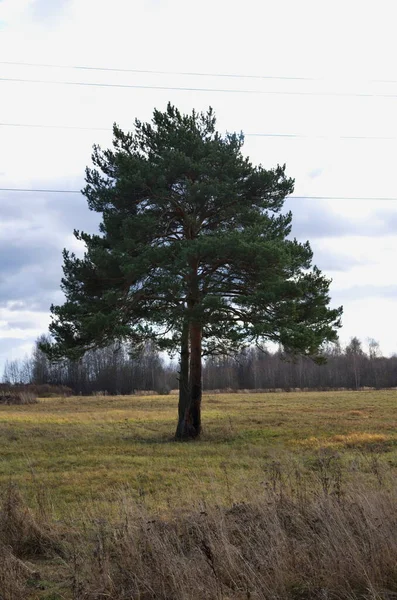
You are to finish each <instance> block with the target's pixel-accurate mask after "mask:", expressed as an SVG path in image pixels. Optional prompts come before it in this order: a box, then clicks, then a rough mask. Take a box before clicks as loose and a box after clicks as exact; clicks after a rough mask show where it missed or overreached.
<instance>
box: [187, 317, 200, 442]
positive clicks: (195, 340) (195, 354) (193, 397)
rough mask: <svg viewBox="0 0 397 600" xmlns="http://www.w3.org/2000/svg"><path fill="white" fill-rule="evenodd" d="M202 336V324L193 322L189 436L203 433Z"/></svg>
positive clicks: (191, 327)
mask: <svg viewBox="0 0 397 600" xmlns="http://www.w3.org/2000/svg"><path fill="white" fill-rule="evenodd" d="M201 338H202V327H201V324H200V323H192V324H191V326H190V406H189V413H188V419H185V421H187V424H188V428H189V430H188V433H189V437H198V436H199V435H200V433H201V396H202V382H201V380H202V364H201Z"/></svg>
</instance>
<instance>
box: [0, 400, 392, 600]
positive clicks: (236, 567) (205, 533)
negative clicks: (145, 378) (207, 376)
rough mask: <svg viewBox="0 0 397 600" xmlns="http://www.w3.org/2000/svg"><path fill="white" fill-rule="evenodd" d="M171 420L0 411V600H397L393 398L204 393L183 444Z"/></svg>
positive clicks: (148, 413) (140, 404)
mask: <svg viewBox="0 0 397 600" xmlns="http://www.w3.org/2000/svg"><path fill="white" fill-rule="evenodd" d="M176 410H177V397H176V395H170V396H129V397H120V396H119V397H109V396H105V397H72V398H49V399H43V400H41V401H40V403H39V404H36V405H28V406H0V491H2V492H3V493H2V494H0V495H2V499H1V502H2V504H1V505H0V598H1V600H28V599H29V600H82V599H84V600H98V599H99V598H112V600H125V599H126V598H131V599H132V598H135V597H136V598H141V600H149V599H152V598H164V599H167V600H168V599H172V600H185V599H187V598H191V600H202V599H203V598H204V599H205V600H212V599H214V600H215V599H217V600H218V599H219V598H224V600H242V599H243V598H274V599H277V600H282V599H284V598H285V599H288V600H301V599H303V598H313V599H314V598H320V597H321V598H326V597H329V598H331V597H332V598H339V599H340V600H353V599H355V598H357V599H358V598H367V599H368V600H369V599H371V600H380V599H385V600H386V598H387V599H389V598H391V597H392V596H389V595H387V594H388V593H389V591H390V593H391V594H394V593H395V594H397V583H396V582H397V567H396V565H397V542H396V541H395V540H396V539H397V537H396V536H395V534H396V533H397V521H396V520H395V518H394V515H395V503H396V499H397V488H396V486H395V483H394V481H395V477H394V476H395V470H396V466H397V443H396V442H397V428H396V422H397V419H396V417H397V391H394V390H388V391H380V392H374V391H363V392H323V393H316V392H311V393H274V394H246V393H244V394H206V395H205V396H204V399H203V426H204V432H203V435H202V438H201V439H200V440H199V441H195V442H190V443H178V442H175V441H173V432H174V429H175V425H176V423H175V420H176ZM14 484H16V487H15V486H14ZM18 490H19V491H18ZM20 494H21V496H20ZM8 497H9V500H7V498H8ZM27 506H30V507H31V509H32V510H30V509H29V508H27ZM390 532H391V533H390ZM143 549H144V551H143ZM340 556H343V557H345V558H346V560H343V561H341V560H340ZM20 559H22V561H23V562H22V563H21V562H18V561H20ZM253 569H254V570H253ZM164 586H165V587H164ZM126 590H127V591H126ZM126 594H127V595H126ZM393 597H394V596H393Z"/></svg>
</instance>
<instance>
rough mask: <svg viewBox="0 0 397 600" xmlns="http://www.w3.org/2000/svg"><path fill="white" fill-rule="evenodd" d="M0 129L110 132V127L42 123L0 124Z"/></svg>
mask: <svg viewBox="0 0 397 600" xmlns="http://www.w3.org/2000/svg"><path fill="white" fill-rule="evenodd" d="M0 127H20V128H22V127H27V128H30V127H31V128H34V129H75V130H83V131H112V129H111V128H110V127H83V126H79V125H45V124H42V123H39V124H34V123H0Z"/></svg>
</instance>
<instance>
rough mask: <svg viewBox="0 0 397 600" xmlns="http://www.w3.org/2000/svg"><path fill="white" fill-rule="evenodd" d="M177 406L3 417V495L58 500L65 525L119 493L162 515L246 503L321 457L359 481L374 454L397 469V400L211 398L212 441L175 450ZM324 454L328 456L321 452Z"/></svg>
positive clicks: (119, 400)
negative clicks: (288, 468) (270, 474)
mask: <svg viewBox="0 0 397 600" xmlns="http://www.w3.org/2000/svg"><path fill="white" fill-rule="evenodd" d="M176 407H177V398H176V397H175V396H128V397H127V396H122V397H121V396H118V397H110V396H107V397H71V398H51V399H42V400H41V401H40V403H39V404H36V405H31V406H21V407H17V406H15V407H13V406H1V407H0V484H1V485H3V486H4V484H7V482H9V480H10V479H12V481H13V482H15V483H17V484H18V487H19V488H20V489H21V490H22V491H23V492H24V493H25V492H26V493H27V494H28V496H29V495H30V494H31V493H32V491H34V490H36V489H37V485H42V486H44V488H46V489H51V495H52V500H53V503H54V507H55V509H56V512H57V513H58V514H60V515H62V514H64V512H65V511H66V512H67V513H69V512H70V511H73V509H74V507H77V506H79V505H81V504H82V505H83V506H85V505H86V503H87V501H90V502H94V503H95V502H99V503H103V502H105V503H108V502H111V501H112V499H113V498H114V495H115V490H120V489H121V488H128V490H129V493H130V494H132V495H133V496H135V497H136V498H137V499H139V500H140V501H141V502H144V503H145V504H146V505H147V506H148V507H150V508H154V509H156V510H162V509H167V507H169V506H177V507H178V508H180V507H181V505H186V506H189V507H191V506H192V503H193V504H194V503H196V504H197V502H200V501H206V502H207V501H217V502H218V501H220V500H224V501H226V502H227V501H228V499H230V498H233V501H237V502H238V501H244V500H246V494H247V490H249V492H250V493H252V494H253V495H255V494H256V493H258V492H260V491H261V489H263V481H264V473H265V471H266V467H267V466H269V464H271V463H272V462H273V461H281V462H283V460H284V458H285V457H287V456H288V462H291V459H293V460H294V461H296V462H297V463H299V464H300V466H303V467H304V466H305V465H310V464H311V462H312V461H313V460H314V458H315V456H316V455H317V453H318V451H319V450H320V449H325V448H326V449H328V450H327V451H328V452H336V453H338V454H339V455H340V460H341V461H342V462H343V463H344V464H345V465H346V467H347V472H349V470H357V466H358V464H359V466H360V471H363V472H364V473H365V472H366V471H370V470H371V468H372V467H371V464H372V462H373V456H374V452H375V453H376V454H377V455H379V460H380V461H381V462H382V463H385V464H387V466H388V467H390V468H392V469H393V468H394V467H397V427H396V426H397V391H394V390H391V391H368V392H367V391H363V392H319V393H317V392H310V393H276V394H252V395H250V394H220V395H211V394H208V395H206V396H205V397H204V401H203V426H204V435H203V437H202V439H201V440H200V441H198V442H195V443H186V444H181V443H175V442H174V441H173V439H172V437H173V433H174V428H175V420H176ZM321 452H323V450H321Z"/></svg>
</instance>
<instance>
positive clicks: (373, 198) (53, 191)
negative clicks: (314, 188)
mask: <svg viewBox="0 0 397 600" xmlns="http://www.w3.org/2000/svg"><path fill="white" fill-rule="evenodd" d="M0 192H22V193H25V192H37V193H50V194H81V190H58V189H48V188H45V189H36V188H0ZM286 199H287V200H372V201H375V200H397V196H395V197H394V196H383V197H382V196H372V197H370V196H295V195H291V196H286Z"/></svg>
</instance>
